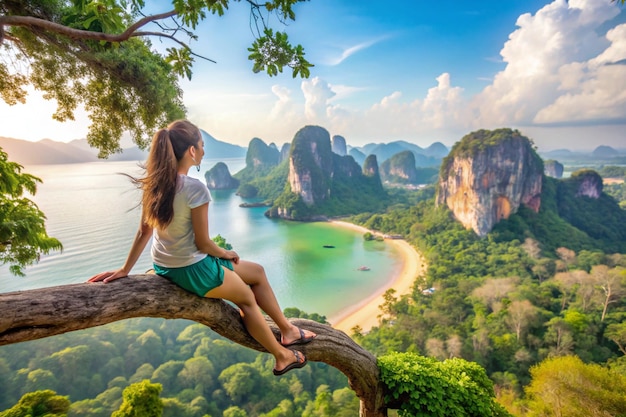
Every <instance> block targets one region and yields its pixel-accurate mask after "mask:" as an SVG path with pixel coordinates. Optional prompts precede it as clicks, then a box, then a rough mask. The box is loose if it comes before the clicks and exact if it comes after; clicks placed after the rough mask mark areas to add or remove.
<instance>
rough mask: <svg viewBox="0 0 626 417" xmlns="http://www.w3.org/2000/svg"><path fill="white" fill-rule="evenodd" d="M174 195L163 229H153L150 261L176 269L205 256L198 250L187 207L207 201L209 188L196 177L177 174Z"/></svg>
mask: <svg viewBox="0 0 626 417" xmlns="http://www.w3.org/2000/svg"><path fill="white" fill-rule="evenodd" d="M177 188H178V191H177V192H176V195H175V196H174V218H173V219H172V222H171V223H170V224H169V225H168V226H167V227H166V228H165V229H164V230H159V229H157V228H155V229H154V234H153V238H152V249H151V253H152V260H153V262H154V263H155V264H157V265H159V266H164V267H168V268H180V267H183V266H187V265H192V264H195V263H196V262H199V261H201V260H202V259H204V258H205V257H206V256H207V255H206V254H205V253H201V252H200V251H198V247H197V246H196V242H195V240H194V239H195V235H194V233H193V227H192V225H191V209H194V208H196V207H200V206H201V205H203V204H207V203H208V202H209V201H211V193H210V191H209V189H208V188H207V187H206V186H205V185H204V184H203V183H202V182H200V180H197V179H195V178H191V177H188V176H186V175H179V176H178V184H177Z"/></svg>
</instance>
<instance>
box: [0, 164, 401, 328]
mask: <svg viewBox="0 0 626 417" xmlns="http://www.w3.org/2000/svg"><path fill="white" fill-rule="evenodd" d="M216 162H217V161H215V160H205V161H203V170H202V173H197V172H196V171H195V170H193V169H192V171H190V175H191V176H195V177H196V178H202V175H203V173H204V170H206V169H209V168H211V167H212V166H213V165H214V164H215V163H216ZM225 162H226V163H227V165H228V166H229V168H230V171H231V172H237V171H238V170H239V169H241V168H242V167H243V166H244V163H245V162H244V160H243V159H235V160H230V161H225ZM24 171H25V172H28V173H31V174H34V175H37V176H39V177H40V178H42V179H43V180H44V183H43V184H41V185H40V186H39V189H38V191H37V194H36V195H35V196H34V197H33V200H34V201H35V202H36V203H37V204H38V205H39V208H40V209H42V210H43V212H44V213H46V216H47V218H48V220H47V222H46V226H47V230H48V233H49V234H50V235H51V236H54V237H56V238H58V239H59V240H61V242H62V243H63V246H64V249H63V251H62V252H60V253H59V252H57V253H52V254H49V255H44V256H42V257H41V259H40V261H39V263H37V264H36V265H34V266H31V267H28V268H26V270H25V272H26V277H23V278H21V277H15V276H12V275H11V274H10V273H9V271H8V268H7V267H6V266H4V267H0V292H9V291H17V290H25V289H33V288H41V287H48V286H55V285H62V284H70V283H78V282H83V281H85V280H86V279H88V278H89V277H90V276H91V275H93V274H96V273H98V272H101V271H103V270H109V269H114V268H117V267H119V266H121V265H122V264H123V262H124V260H125V258H126V254H127V251H128V249H129V246H130V243H131V241H132V239H133V237H134V234H135V231H136V230H137V226H138V222H139V210H138V209H137V208H136V206H137V202H138V201H139V200H138V199H139V193H138V192H137V191H136V190H135V189H134V188H133V186H132V185H131V184H130V182H129V181H128V179H127V178H126V177H125V176H123V175H119V173H120V172H124V173H128V174H131V175H139V174H140V170H139V169H138V167H137V163H134V162H93V163H85V164H71V165H46V166H43V165H41V166H31V167H26V168H25V170H24ZM213 199H214V200H213V202H212V203H211V205H210V207H209V229H210V230H209V231H210V235H211V236H215V235H217V234H221V235H222V236H224V237H225V238H226V240H227V241H228V242H229V243H230V244H232V245H233V249H234V250H236V251H237V252H238V253H239V255H240V256H241V257H242V258H243V259H248V260H251V261H255V262H258V263H260V264H262V265H263V266H264V267H265V270H266V272H267V274H268V277H269V279H270V282H271V283H272V287H273V288H274V290H275V292H276V296H277V298H278V301H279V303H280V304H281V307H283V308H285V307H297V308H299V309H301V310H304V311H306V312H309V313H313V312H316V313H319V314H323V315H326V316H327V317H332V316H333V315H336V314H338V313H339V312H340V311H342V310H343V309H345V308H348V307H349V306H351V305H353V304H356V303H358V302H360V301H361V300H363V299H364V298H367V297H368V296H369V295H370V294H372V293H373V292H375V291H376V289H378V288H380V287H381V286H382V285H384V284H385V283H386V282H387V281H388V280H389V279H390V277H391V276H392V275H393V274H394V273H397V272H398V271H399V269H400V268H401V267H402V259H401V257H400V254H399V253H397V252H396V251H395V250H394V249H393V248H392V247H391V246H389V245H387V244H385V243H383V242H365V241H364V240H363V238H362V236H361V234H360V233H357V232H355V231H352V230H350V229H345V228H341V227H337V226H333V225H331V224H329V223H324V222H317V223H301V222H290V221H285V220H275V219H268V218H266V217H265V216H264V215H263V213H264V212H265V208H262V207H260V208H241V207H239V204H240V203H241V202H242V201H244V200H242V199H241V198H240V197H238V196H236V195H235V194H234V192H232V191H214V192H213ZM323 245H333V246H335V248H332V249H328V248H324V247H323ZM363 265H365V266H368V267H369V268H370V271H358V270H357V268H359V267H360V266H363ZM150 267H151V261H150V254H149V249H148V248H146V250H145V251H144V254H143V255H142V257H141V258H140V260H139V261H138V262H137V265H136V266H135V269H134V270H133V273H142V272H144V271H145V270H147V269H149V268H150Z"/></svg>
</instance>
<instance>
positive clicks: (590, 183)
mask: <svg viewBox="0 0 626 417" xmlns="http://www.w3.org/2000/svg"><path fill="white" fill-rule="evenodd" d="M569 181H572V182H575V183H576V197H589V198H594V199H598V198H600V195H602V190H603V187H604V185H603V183H602V177H601V176H600V174H598V173H597V172H595V171H593V170H590V169H586V170H581V171H577V172H575V173H573V174H572V176H571V177H570V178H569Z"/></svg>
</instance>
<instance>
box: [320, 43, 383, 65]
mask: <svg viewBox="0 0 626 417" xmlns="http://www.w3.org/2000/svg"><path fill="white" fill-rule="evenodd" d="M387 38H388V36H381V37H379V38H376V39H372V40H369V41H366V42H361V43H359V44H356V45H353V46H350V47H348V48H345V49H343V50H342V52H341V54H340V55H339V56H336V57H332V58H329V59H328V60H327V65H330V66H335V65H339V64H341V63H342V62H343V61H345V60H346V59H348V58H349V57H351V56H352V55H354V54H355V53H357V52H359V51H362V50H364V49H367V48H369V47H371V46H373V45H375V44H377V43H379V42H381V41H383V40H385V39H387Z"/></svg>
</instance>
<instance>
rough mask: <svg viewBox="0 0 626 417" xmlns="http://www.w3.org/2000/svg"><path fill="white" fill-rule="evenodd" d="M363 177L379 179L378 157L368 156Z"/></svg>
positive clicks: (364, 164) (364, 163)
mask: <svg viewBox="0 0 626 417" xmlns="http://www.w3.org/2000/svg"><path fill="white" fill-rule="evenodd" d="M363 175H365V176H366V177H379V176H380V171H379V169H378V159H377V158H376V155H368V156H367V158H365V161H364V162H363Z"/></svg>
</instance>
